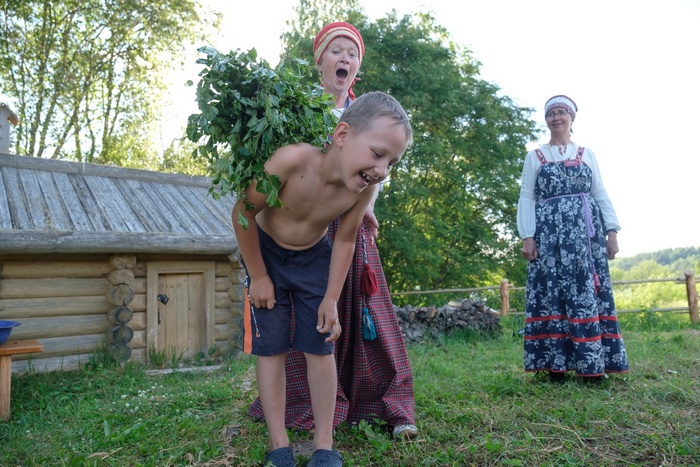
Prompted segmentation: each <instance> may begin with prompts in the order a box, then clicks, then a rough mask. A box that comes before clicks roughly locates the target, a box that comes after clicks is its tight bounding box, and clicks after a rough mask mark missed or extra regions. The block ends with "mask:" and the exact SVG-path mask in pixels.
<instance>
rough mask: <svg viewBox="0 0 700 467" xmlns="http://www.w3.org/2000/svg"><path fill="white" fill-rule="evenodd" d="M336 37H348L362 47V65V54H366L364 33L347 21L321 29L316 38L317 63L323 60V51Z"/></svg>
mask: <svg viewBox="0 0 700 467" xmlns="http://www.w3.org/2000/svg"><path fill="white" fill-rule="evenodd" d="M336 37H347V38H348V39H350V40H351V41H353V42H354V43H355V44H357V47H358V48H359V49H360V65H362V56H363V55H364V54H365V43H364V42H363V41H362V35H361V34H360V31H358V30H357V29H356V28H355V26H353V25H352V24H350V23H346V22H345V21H338V22H335V23H331V24H329V25H327V26H326V27H324V28H323V29H321V31H320V32H319V33H318V34H317V35H316V39H314V60H316V64H317V65H318V62H320V61H321V57H322V56H323V52H325V51H326V49H327V48H328V45H329V44H330V43H331V41H333V39H335V38H336Z"/></svg>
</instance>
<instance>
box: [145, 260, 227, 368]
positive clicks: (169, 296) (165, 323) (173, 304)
mask: <svg viewBox="0 0 700 467" xmlns="http://www.w3.org/2000/svg"><path fill="white" fill-rule="evenodd" d="M147 269H148V297H147V301H148V309H147V326H148V330H147V340H148V342H147V346H148V349H149V350H150V349H154V350H155V351H156V352H165V353H166V354H167V355H168V356H173V355H175V356H177V357H182V358H183V359H191V358H193V357H194V356H195V355H196V354H198V353H200V352H202V353H204V354H205V355H206V353H207V351H208V350H209V348H210V347H211V346H213V345H214V344H215V342H214V340H215V336H214V305H213V304H214V263H213V262H185V263H176V262H175V263H166V262H149V263H148V266H147Z"/></svg>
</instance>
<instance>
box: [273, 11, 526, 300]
mask: <svg viewBox="0 0 700 467" xmlns="http://www.w3.org/2000/svg"><path fill="white" fill-rule="evenodd" d="M315 3H318V2H315ZM321 3H323V4H324V5H327V3H328V2H321ZM297 14H298V18H297V21H296V22H295V23H293V24H292V26H293V30H292V33H290V34H287V35H285V43H286V45H287V47H288V48H287V53H288V54H290V55H294V56H301V57H305V58H309V59H310V58H311V57H312V48H311V44H312V40H313V37H314V35H315V34H316V33H317V32H318V29H314V28H315V27H316V26H318V28H319V29H320V27H321V26H319V24H321V25H323V24H325V23H326V22H327V21H323V20H333V21H337V20H338V18H342V19H345V20H348V21H350V22H352V23H353V24H354V25H355V26H356V27H357V28H358V29H359V31H360V33H361V34H362V36H363V39H364V42H365V48H366V53H365V56H364V58H363V61H362V69H361V70H360V74H359V76H360V80H359V81H358V82H357V84H356V85H355V88H354V89H355V93H356V94H357V95H361V94H362V93H365V92H369V91H385V92H388V93H390V94H392V95H393V96H394V97H396V98H397V99H398V100H399V101H400V102H401V104H402V105H403V106H404V108H405V109H406V111H407V112H408V114H409V117H410V118H411V125H412V126H413V130H414V144H413V145H412V146H411V148H409V150H408V151H407V153H406V154H405V156H404V157H403V159H402V161H401V163H400V164H398V165H397V166H396V167H395V168H394V169H393V171H392V173H391V175H390V181H389V182H388V183H386V184H385V185H384V188H383V191H382V193H380V196H379V198H378V200H377V202H376V205H375V212H376V215H377V218H378V220H379V224H380V228H379V238H378V241H377V245H378V248H379V252H380V256H381V258H382V263H383V265H384V271H385V274H386V276H387V281H388V283H389V290H391V291H395V292H404V291H414V290H430V289H443V288H464V287H474V286H479V285H492V284H494V283H498V282H500V279H501V278H502V277H509V278H513V276H517V277H516V278H515V279H520V278H524V266H523V267H522V272H521V269H520V268H513V266H512V265H513V264H520V263H517V261H518V257H519V255H518V254H517V250H518V248H519V245H517V244H516V243H517V242H516V241H515V240H514V239H515V238H517V236H516V234H515V211H516V206H517V200H518V196H519V180H520V174H521V171H522V163H523V159H524V157H525V154H526V153H527V151H526V144H527V142H529V141H531V140H533V139H534V138H535V136H536V132H537V130H536V129H537V126H536V124H535V123H534V122H532V121H531V120H530V115H531V112H532V110H531V109H527V108H521V107H518V106H516V105H514V103H513V101H512V100H511V99H510V98H508V97H507V96H500V95H499V94H500V92H499V91H500V90H499V88H498V87H497V86H496V85H495V84H493V83H489V82H486V81H484V80H482V79H479V77H478V75H479V67H480V64H479V62H478V61H477V60H476V59H474V58H473V57H472V56H471V53H470V52H469V51H468V50H466V49H464V48H462V47H460V46H458V45H457V44H455V43H454V42H453V41H452V40H451V39H450V37H449V34H448V32H447V31H446V30H445V28H443V27H441V26H439V25H437V24H436V23H435V19H434V18H433V17H432V16H431V15H429V14H414V15H407V16H404V17H401V18H398V17H397V16H396V15H395V14H389V15H387V16H386V17H384V18H380V19H378V20H377V21H376V22H375V23H370V22H369V21H368V19H367V18H366V17H365V16H363V15H361V14H360V12H358V11H357V9H356V8H353V7H352V5H349V6H348V8H347V9H346V13H345V14H336V15H335V16H332V17H331V18H327V17H326V16H324V15H321V14H318V13H317V12H308V11H307V10H304V11H297ZM436 66H438V67H439V70H440V71H439V73H436V72H435V70H436ZM521 282H524V280H523V281H521ZM411 297H412V298H415V297H416V296H415V295H414V296H411Z"/></svg>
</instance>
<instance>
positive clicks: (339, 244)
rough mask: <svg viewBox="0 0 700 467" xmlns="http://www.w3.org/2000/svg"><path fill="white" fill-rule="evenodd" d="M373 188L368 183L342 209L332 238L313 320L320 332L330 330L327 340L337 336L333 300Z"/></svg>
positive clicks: (346, 268)
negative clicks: (325, 282) (323, 289)
mask: <svg viewBox="0 0 700 467" xmlns="http://www.w3.org/2000/svg"><path fill="white" fill-rule="evenodd" d="M376 189H377V187H376V185H375V186H371V187H368V188H367V189H366V190H364V191H363V193H362V195H363V196H362V197H361V198H360V200H359V201H358V202H357V203H356V204H355V205H354V206H353V207H352V208H350V209H349V210H348V211H346V212H345V213H343V217H342V219H341V220H340V224H339V225H338V230H337V231H336V233H335V237H334V239H333V252H332V253H331V266H330V274H329V276H328V286H327V287H326V294H325V295H324V297H323V301H322V302H321V305H320V306H319V309H318V322H317V323H316V329H317V330H318V331H319V332H320V333H327V332H331V335H330V336H329V337H328V338H327V339H326V341H327V342H333V341H335V340H337V339H338V337H340V332H341V329H340V324H339V323H338V309H337V304H338V300H339V299H340V293H341V292H342V290H343V285H345V279H346V278H347V276H348V271H349V270H350V265H351V264H352V258H353V255H354V254H355V242H356V241H357V230H358V229H359V228H360V224H361V223H362V218H363V216H364V214H365V211H366V210H367V206H368V205H369V203H370V201H371V200H372V198H373V196H374V190H376Z"/></svg>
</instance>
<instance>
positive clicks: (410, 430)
mask: <svg viewBox="0 0 700 467" xmlns="http://www.w3.org/2000/svg"><path fill="white" fill-rule="evenodd" d="M393 435H394V438H395V439H398V438H403V439H411V438H415V437H416V436H418V427H416V425H396V426H395V427H394V431H393Z"/></svg>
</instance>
